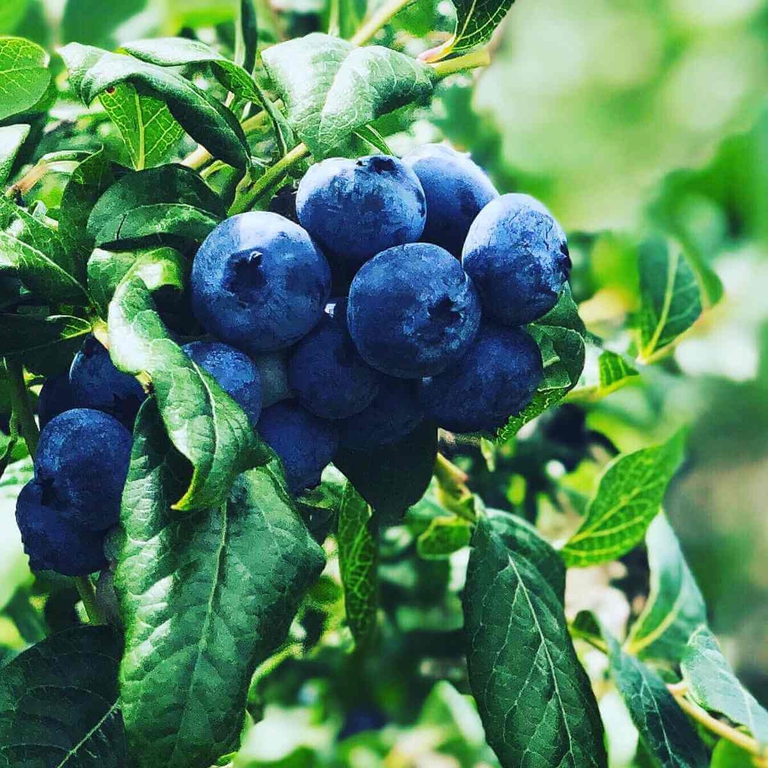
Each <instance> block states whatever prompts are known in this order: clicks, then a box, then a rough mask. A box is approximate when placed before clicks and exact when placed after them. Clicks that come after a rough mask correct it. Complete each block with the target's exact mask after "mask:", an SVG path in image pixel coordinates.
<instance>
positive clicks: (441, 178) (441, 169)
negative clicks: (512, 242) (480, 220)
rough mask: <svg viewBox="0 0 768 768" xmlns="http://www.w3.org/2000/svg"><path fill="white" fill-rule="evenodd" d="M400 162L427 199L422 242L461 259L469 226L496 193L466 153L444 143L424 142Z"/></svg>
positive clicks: (488, 180) (495, 196) (482, 172)
mask: <svg viewBox="0 0 768 768" xmlns="http://www.w3.org/2000/svg"><path fill="white" fill-rule="evenodd" d="M403 162H404V163H405V164H406V165H409V166H410V167H411V168H413V170H414V172H415V173H416V175H417V176H418V177H419V181H420V182H421V186H422V188H423V189H424V195H425V196H426V198H427V223H426V226H425V227H424V233H423V234H422V236H421V239H422V241H423V242H425V243H434V244H435V245H439V246H440V247H441V248H445V250H446V251H449V252H450V253H452V254H453V255H454V256H455V257H456V258H460V257H461V249H462V247H463V245H464V240H465V239H466V237H467V232H468V231H469V227H470V225H471V224H472V222H473V221H474V220H475V219H476V218H477V214H478V213H480V211H481V210H482V209H483V208H484V206H485V205H487V204H488V203H489V202H490V201H491V200H493V199H495V198H497V197H498V196H499V193H498V192H497V191H496V189H495V187H494V186H493V184H492V183H491V180H490V179H489V178H488V177H487V176H486V175H485V172H484V171H483V170H482V169H481V168H480V166H478V165H476V164H475V163H474V162H472V160H471V159H470V157H469V155H463V154H461V153H460V152H457V151H456V150H455V149H453V148H451V147H449V146H447V145H446V144H425V145H424V146H423V147H419V148H418V149H415V150H413V152H410V153H408V154H407V155H406V156H405V157H404V158H403Z"/></svg>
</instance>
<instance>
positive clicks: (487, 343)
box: [421, 322, 543, 432]
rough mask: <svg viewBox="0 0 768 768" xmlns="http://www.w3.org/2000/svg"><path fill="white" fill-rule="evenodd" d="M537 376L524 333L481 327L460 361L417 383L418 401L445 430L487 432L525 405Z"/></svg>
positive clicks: (539, 370)
mask: <svg viewBox="0 0 768 768" xmlns="http://www.w3.org/2000/svg"><path fill="white" fill-rule="evenodd" d="M542 375H543V367H542V363H541V354H540V352H539V348H538V346H537V345H536V342H535V341H534V340H533V339H532V338H531V336H530V335H529V334H528V333H527V332H526V331H524V330H523V329H521V328H505V327H503V326H500V325H493V324H491V323H485V322H484V323H483V325H482V327H481V328H480V333H478V335H477V338H476V339H475V343H474V345H473V346H472V348H471V349H470V351H469V352H468V353H467V354H466V355H465V356H464V357H463V358H462V359H461V360H459V361H458V362H457V363H455V364H454V365H452V366H451V367H450V368H448V369H447V370H446V371H444V372H443V373H441V374H439V375H437V376H431V377H430V378H426V379H424V380H423V381H422V382H421V402H422V405H423V406H424V408H425V410H426V412H427V415H429V416H430V417H431V418H433V419H434V420H435V421H436V422H437V423H438V424H439V425H440V426H441V427H444V428H445V429H449V430H451V431H453V432H480V431H483V432H493V431H495V430H496V429H497V428H498V427H500V426H502V425H503V424H505V423H506V422H507V419H508V418H509V417H510V416H511V415H514V414H517V413H519V412H520V411H521V410H522V409H523V408H524V407H525V406H526V405H527V404H528V403H529V402H530V400H531V398H532V397H533V395H534V393H535V392H536V389H537V387H538V386H539V384H540V383H541V378H542Z"/></svg>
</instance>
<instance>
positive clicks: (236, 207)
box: [229, 144, 309, 216]
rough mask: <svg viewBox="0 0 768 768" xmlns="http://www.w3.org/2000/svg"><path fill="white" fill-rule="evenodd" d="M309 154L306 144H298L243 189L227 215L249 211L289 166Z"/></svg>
mask: <svg viewBox="0 0 768 768" xmlns="http://www.w3.org/2000/svg"><path fill="white" fill-rule="evenodd" d="M308 154H309V148H308V147H307V145H306V144H298V145H297V146H295V147H294V148H293V149H292V150H291V151H290V152H288V153H287V154H286V155H285V156H283V157H282V158H281V159H280V160H278V161H277V162H276V163H275V164H274V165H273V166H271V167H269V168H267V170H266V171H265V172H264V173H263V175H261V176H260V177H259V178H258V179H257V180H256V183H255V184H254V185H253V186H252V187H250V188H246V189H244V190H243V191H242V192H241V193H238V196H237V197H236V198H235V202H234V203H232V206H231V207H230V209H229V215H230V216H234V215H235V214H237V213H243V212H244V211H248V210H250V209H251V207H252V206H253V204H254V203H255V202H256V201H257V200H258V199H259V198H260V197H261V196H262V195H263V194H264V193H265V192H267V191H268V190H269V189H271V188H272V187H273V186H274V185H275V184H276V183H277V182H278V181H279V180H280V179H281V178H282V177H283V176H284V175H285V173H286V172H287V171H288V169H289V168H291V166H293V165H295V164H296V163H298V162H299V161H300V160H302V159H303V158H305V157H306V156H307V155H308Z"/></svg>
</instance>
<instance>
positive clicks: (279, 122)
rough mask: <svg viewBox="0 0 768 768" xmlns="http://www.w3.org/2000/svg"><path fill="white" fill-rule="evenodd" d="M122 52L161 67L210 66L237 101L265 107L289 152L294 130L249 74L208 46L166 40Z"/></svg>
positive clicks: (131, 46)
mask: <svg viewBox="0 0 768 768" xmlns="http://www.w3.org/2000/svg"><path fill="white" fill-rule="evenodd" d="M123 48H124V49H125V50H126V51H128V53H130V54H132V55H133V56H135V57H136V58H137V59H141V60H142V61H147V62H149V63H150V64H156V65H157V66H160V67H178V66H190V65H194V64H198V65H201V64H208V65H210V67H211V69H212V71H213V74H214V75H215V76H216V79H217V80H218V81H219V82H220V83H221V84H222V85H223V86H224V87H225V88H226V89H227V90H228V91H230V92H231V93H232V94H234V95H235V96H236V97H237V98H238V99H240V100H241V101H244V102H252V103H254V104H259V105H261V106H262V107H264V109H265V111H266V112H267V114H269V116H270V119H271V120H272V123H273V125H274V128H275V131H276V133H277V135H278V140H279V141H280V143H281V150H282V152H283V154H285V152H286V151H287V144H286V142H287V141H289V140H290V143H291V144H293V140H292V134H291V130H290V127H289V125H288V124H287V122H286V120H285V118H284V117H283V115H282V113H281V112H280V110H278V109H277V108H276V107H275V105H274V104H273V103H272V101H271V100H270V98H269V96H268V95H267V94H266V93H265V92H264V90H263V88H262V87H261V86H260V85H259V83H258V82H257V81H256V80H255V79H254V78H253V77H252V75H251V74H250V72H248V71H246V70H245V69H244V68H243V67H241V66H240V65H238V64H235V62H233V61H230V60H229V59H228V58H226V57H225V56H222V55H221V54H220V53H218V51H215V50H213V48H211V47H209V46H207V45H206V44H205V43H201V42H200V41H199V40H189V39H187V38H182V37H167V38H160V39H159V40H158V39H154V40H138V41H136V42H134V43H126V44H125V45H124V46H123Z"/></svg>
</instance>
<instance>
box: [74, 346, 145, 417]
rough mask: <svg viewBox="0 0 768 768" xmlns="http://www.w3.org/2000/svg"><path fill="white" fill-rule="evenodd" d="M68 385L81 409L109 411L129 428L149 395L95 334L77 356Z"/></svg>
mask: <svg viewBox="0 0 768 768" xmlns="http://www.w3.org/2000/svg"><path fill="white" fill-rule="evenodd" d="M69 384H70V388H71V391H72V397H73V399H74V402H75V405H76V406H77V407H78V408H93V409H95V410H97V411H103V412H104V413H108V414H109V415H110V416H114V417H115V418H116V419H117V420H118V421H120V422H122V423H123V424H125V426H126V427H128V428H129V429H130V428H132V427H133V422H134V420H135V419H136V414H137V413H138V412H139V407H140V406H141V404H142V403H143V402H144V400H145V398H146V396H147V395H146V393H145V392H144V390H143V389H142V387H141V384H139V382H138V381H137V380H136V379H135V378H134V377H133V376H130V375H128V374H127V373H123V372H122V371H118V370H117V368H116V367H115V365H114V363H113V362H112V360H111V359H110V357H109V352H107V350H106V349H105V348H104V347H103V346H102V344H101V343H100V342H99V341H98V340H97V339H95V338H94V337H93V336H89V337H88V338H87V339H86V340H85V343H84V344H83V346H82V348H81V349H80V351H79V352H78V353H77V354H76V355H75V359H74V360H73V361H72V367H71V368H70V369H69Z"/></svg>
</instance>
